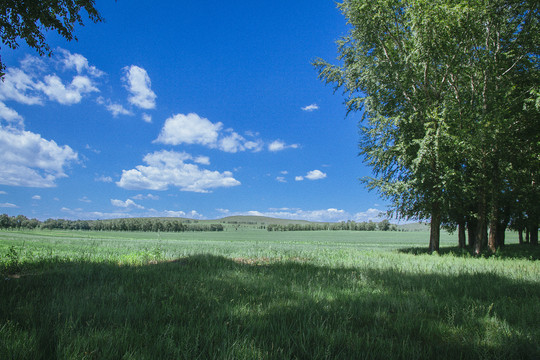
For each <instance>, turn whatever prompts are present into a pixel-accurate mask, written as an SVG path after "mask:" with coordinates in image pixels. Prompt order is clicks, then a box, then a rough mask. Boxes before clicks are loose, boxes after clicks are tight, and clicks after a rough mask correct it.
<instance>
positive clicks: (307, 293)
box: [0, 228, 540, 359]
mask: <svg viewBox="0 0 540 360" xmlns="http://www.w3.org/2000/svg"><path fill="white" fill-rule="evenodd" d="M426 243H427V234H426V233H421V232H346V231H329V232H327V231H320V232H283V233H282V232H277V233H274V232H266V231H264V230H258V231H257V230H252V229H249V228H246V229H243V231H225V232H220V233H129V232H110V233H107V232H89V231H81V232H77V231H35V232H22V231H21V232H17V231H0V261H1V263H0V272H1V275H2V277H1V278H0V284H1V285H0V359H39V358H43V359H50V358H69V359H71V358H73V359H103V358H105V359H160V358H162V359H176V358H184V359H197V358H198V359H206V358H220V359H221V358H223V359H259V358H263V359H295V358H296V359H377V358H379V359H383V358H384V359H411V358H415V359H428V358H439V359H459V358H462V359H497V358H500V359H527V358H529V359H538V358H540V347H539V344H538V339H540V325H539V324H540V301H539V299H540V265H539V261H538V258H539V253H538V250H537V249H535V250H533V249H531V248H529V247H528V246H526V247H524V246H519V245H518V244H516V243H517V239H516V237H515V236H514V235H513V234H509V239H508V240H507V243H508V244H509V245H508V246H506V248H505V249H504V250H503V251H501V252H499V253H498V254H497V255H496V256H492V257H479V258H476V257H472V256H470V255H469V254H468V253H466V252H462V251H460V250H458V249H456V248H454V247H453V246H454V245H455V243H456V239H455V236H450V235H447V234H444V235H443V237H442V239H441V248H442V249H443V250H442V251H441V255H427V254H424V253H423V250H422V249H423V248H425V247H426Z"/></svg>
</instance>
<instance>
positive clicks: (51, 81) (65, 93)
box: [36, 75, 99, 105]
mask: <svg viewBox="0 0 540 360" xmlns="http://www.w3.org/2000/svg"><path fill="white" fill-rule="evenodd" d="M36 89H38V90H41V91H42V92H43V93H44V94H45V95H47V96H48V97H49V99H50V100H54V101H58V102H59V103H60V104H62V105H72V104H77V103H79V102H81V100H82V97H83V95H85V94H89V93H92V92H99V90H98V89H97V88H96V87H95V86H94V85H93V83H92V80H90V78H88V77H86V76H82V75H77V76H75V77H74V78H73V80H72V81H71V84H69V85H68V86H65V85H64V84H63V83H62V79H60V77H58V76H57V75H47V76H45V78H44V82H40V83H38V84H37V85H36Z"/></svg>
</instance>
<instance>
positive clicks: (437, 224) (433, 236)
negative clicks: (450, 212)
mask: <svg viewBox="0 0 540 360" xmlns="http://www.w3.org/2000/svg"><path fill="white" fill-rule="evenodd" d="M440 228H441V211H440V208H439V204H438V203H434V204H433V208H432V210H431V228H430V233H429V252H430V253H432V252H434V251H435V252H439V242H440V236H441V229H440Z"/></svg>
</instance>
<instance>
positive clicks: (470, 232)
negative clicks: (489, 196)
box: [467, 217, 477, 248]
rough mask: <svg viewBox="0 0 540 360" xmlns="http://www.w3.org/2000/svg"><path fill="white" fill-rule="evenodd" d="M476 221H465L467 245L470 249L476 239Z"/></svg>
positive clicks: (470, 219) (472, 219) (473, 219)
mask: <svg viewBox="0 0 540 360" xmlns="http://www.w3.org/2000/svg"><path fill="white" fill-rule="evenodd" d="M476 223H477V221H476V219H475V218H473V217H471V218H469V219H468V220H467V241H468V243H467V245H468V246H469V247H470V248H472V247H473V246H474V242H475V239H476Z"/></svg>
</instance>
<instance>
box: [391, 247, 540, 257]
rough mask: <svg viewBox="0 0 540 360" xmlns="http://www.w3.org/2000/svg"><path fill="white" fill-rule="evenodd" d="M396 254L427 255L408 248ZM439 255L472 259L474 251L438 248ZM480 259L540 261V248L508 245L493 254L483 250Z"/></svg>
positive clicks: (424, 251)
mask: <svg viewBox="0 0 540 360" xmlns="http://www.w3.org/2000/svg"><path fill="white" fill-rule="evenodd" d="M398 252H400V253H404V254H413V255H422V254H429V250H428V249H427V248H426V247H410V248H403V249H399V250H398ZM439 254H441V255H453V256H459V257H474V256H475V254H474V249H472V248H469V247H467V248H465V249H463V248H459V247H457V246H453V247H444V248H440V250H439ZM481 256H482V257H497V258H501V259H522V260H540V246H532V245H530V244H509V245H505V246H503V247H502V248H499V249H498V250H497V252H496V253H495V254H493V253H491V251H490V250H489V249H484V251H483V252H482V253H481Z"/></svg>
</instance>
